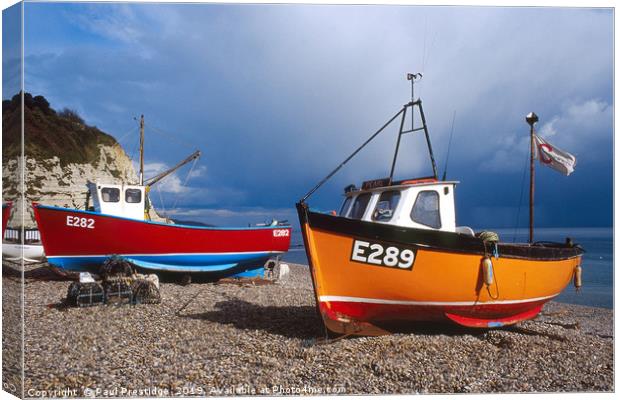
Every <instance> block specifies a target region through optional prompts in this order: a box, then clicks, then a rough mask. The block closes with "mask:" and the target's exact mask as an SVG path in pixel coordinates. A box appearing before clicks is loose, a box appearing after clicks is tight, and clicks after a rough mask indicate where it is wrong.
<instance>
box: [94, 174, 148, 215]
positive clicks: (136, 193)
mask: <svg viewBox="0 0 620 400" xmlns="http://www.w3.org/2000/svg"><path fill="white" fill-rule="evenodd" d="M86 186H87V187H88V190H89V193H90V197H91V199H92V202H93V207H94V211H96V212H99V213H102V214H107V215H114V216H117V217H125V218H132V219H138V220H144V210H145V201H146V195H145V192H146V188H145V187H144V186H140V185H125V184H120V185H119V184H112V183H100V182H97V183H92V182H89V183H88V184H87V185H86Z"/></svg>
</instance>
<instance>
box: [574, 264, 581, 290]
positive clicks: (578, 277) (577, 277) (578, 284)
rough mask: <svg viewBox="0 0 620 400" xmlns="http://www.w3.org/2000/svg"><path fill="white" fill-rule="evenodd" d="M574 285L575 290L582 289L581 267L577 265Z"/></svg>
mask: <svg viewBox="0 0 620 400" xmlns="http://www.w3.org/2000/svg"><path fill="white" fill-rule="evenodd" d="M573 283H574V284H575V289H577V290H579V289H581V265H577V266H576V267H575V272H574V274H573Z"/></svg>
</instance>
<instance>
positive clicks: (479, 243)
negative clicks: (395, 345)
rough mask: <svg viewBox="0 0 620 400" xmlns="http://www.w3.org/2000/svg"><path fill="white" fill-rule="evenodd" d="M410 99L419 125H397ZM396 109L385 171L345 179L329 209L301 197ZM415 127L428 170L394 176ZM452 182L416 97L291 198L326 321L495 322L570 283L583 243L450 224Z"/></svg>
mask: <svg viewBox="0 0 620 400" xmlns="http://www.w3.org/2000/svg"><path fill="white" fill-rule="evenodd" d="M415 109H417V110H418V111H419V114H420V116H421V120H422V127H420V128H414V127H413V125H412V126H411V129H410V130H403V126H404V122H405V116H406V114H407V111H408V110H411V112H412V113H413V112H414V110H415ZM399 116H400V117H401V121H400V122H401V124H400V130H399V136H398V140H397V145H396V151H395V154H394V160H393V162H392V171H391V173H390V177H388V178H385V179H378V180H373V181H367V182H364V183H363V185H362V187H361V188H359V189H358V188H355V187H354V186H352V185H351V186H349V187H347V188H346V189H345V200H344V203H343V205H342V208H341V209H340V212H339V213H336V212H332V213H321V212H318V211H314V210H312V209H311V208H310V207H309V205H308V203H307V199H308V197H309V196H310V195H312V193H314V191H316V190H317V189H318V188H319V187H320V186H321V185H322V184H323V183H324V182H325V181H327V180H328V179H329V178H330V177H331V176H333V175H334V174H335V173H336V172H337V171H338V170H339V169H340V168H341V167H342V166H343V165H344V164H346V163H347V162H348V161H349V160H350V159H351V158H352V157H353V156H355V155H356V154H357V152H359V151H360V150H361V149H362V148H363V147H364V146H365V145H366V144H367V143H368V142H370V141H371V140H372V139H374V138H375V137H376V136H377V135H378V134H379V133H380V132H382V131H383V130H384V128H385V127H386V126H388V125H389V124H390V123H391V122H392V121H394V120H395V119H396V118H398V117H399ZM528 122H529V121H528ZM532 127H533V124H532ZM532 129H533V128H532ZM416 131H423V132H424V134H425V135H426V141H427V145H428V150H429V154H430V159H431V163H432V167H433V173H434V174H433V176H430V177H424V178H421V179H413V180H405V181H394V180H393V179H392V177H393V173H394V166H395V163H396V157H397V155H398V146H399V142H400V137H401V135H403V134H406V133H412V132H416ZM457 183H458V182H455V181H446V180H445V179H444V180H439V179H438V177H437V168H436V166H435V161H434V157H433V153H432V147H431V142H430V137H429V133H428V129H427V126H426V121H425V117H424V112H423V110H422V102H421V100H417V101H411V102H410V103H408V104H406V105H404V106H403V108H402V109H401V110H400V111H399V113H397V114H396V115H395V116H394V117H393V118H392V119H391V120H390V121H389V122H388V123H387V124H386V125H384V126H383V127H382V128H381V129H380V130H379V131H377V132H376V133H375V134H374V135H373V136H372V137H371V138H370V139H369V140H368V141H367V142H366V143H364V144H363V145H362V146H361V147H360V148H358V149H357V150H356V151H355V152H354V153H353V154H352V155H351V156H350V157H349V158H347V159H346V160H345V162H343V163H342V164H340V166H339V167H338V168H336V169H335V170H334V171H333V172H332V173H331V174H329V175H328V176H327V177H326V178H325V179H323V181H321V182H320V183H319V184H318V185H317V186H315V188H314V189H312V190H311V191H310V192H309V193H308V194H307V195H306V196H305V197H304V198H303V199H302V200H301V201H300V202H299V203H297V211H298V214H299V219H300V223H301V228H302V233H303V237H304V244H305V247H306V252H307V256H308V261H309V264H310V270H311V274H312V281H313V284H314V292H315V298H316V305H317V308H318V311H319V313H320V315H321V317H322V319H323V322H324V324H325V327H326V328H327V329H328V330H329V331H331V332H333V333H337V334H355V335H377V334H384V333H387V332H388V331H387V330H386V329H387V328H386V327H387V326H391V325H393V323H394V322H403V321H405V322H407V321H448V322H450V321H451V322H454V323H457V324H460V325H463V326H467V327H478V328H493V327H500V326H505V325H510V324H514V323H517V322H519V321H523V320H527V319H531V318H534V317H535V316H536V315H537V314H538V313H539V312H540V311H541V309H542V307H543V305H544V304H545V303H546V302H548V301H549V300H551V299H553V298H554V297H556V296H557V295H559V294H560V293H561V292H562V291H563V290H564V288H565V287H566V286H567V285H568V284H569V283H570V281H571V279H573V278H574V279H575V283H576V285H577V284H578V285H580V273H581V267H580V264H581V256H582V254H583V249H582V248H581V247H579V246H578V245H575V244H573V243H572V241H571V240H569V239H567V240H566V242H562V243H550V242H529V243H517V244H515V243H501V242H499V240H498V237H497V235H494V234H492V233H489V232H483V233H482V234H475V233H474V231H473V230H472V229H471V228H468V227H462V226H457V224H456V218H455V205H454V204H455V200H454V192H455V187H456V184H457Z"/></svg>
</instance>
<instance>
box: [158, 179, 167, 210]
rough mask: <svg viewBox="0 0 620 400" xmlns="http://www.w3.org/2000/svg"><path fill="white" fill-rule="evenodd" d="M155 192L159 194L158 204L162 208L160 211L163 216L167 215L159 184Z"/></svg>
mask: <svg viewBox="0 0 620 400" xmlns="http://www.w3.org/2000/svg"><path fill="white" fill-rule="evenodd" d="M156 189H157V194H159V204H160V206H161V208H162V213H163V214H164V217H167V212H166V206H165V205H164V198H163V196H162V195H161V189H160V187H159V186H157V188H156Z"/></svg>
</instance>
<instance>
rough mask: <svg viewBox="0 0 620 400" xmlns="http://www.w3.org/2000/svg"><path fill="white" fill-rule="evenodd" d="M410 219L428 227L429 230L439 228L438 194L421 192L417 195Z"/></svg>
mask: <svg viewBox="0 0 620 400" xmlns="http://www.w3.org/2000/svg"><path fill="white" fill-rule="evenodd" d="M411 219H412V220H413V221H414V222H417V223H418V224H422V225H426V226H430V227H431V228H435V229H439V228H441V217H440V215H439V193H437V192H436V191H434V190H423V191H421V192H420V193H418V197H417V198H416V199H415V203H414V204H413V209H412V210H411Z"/></svg>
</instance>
